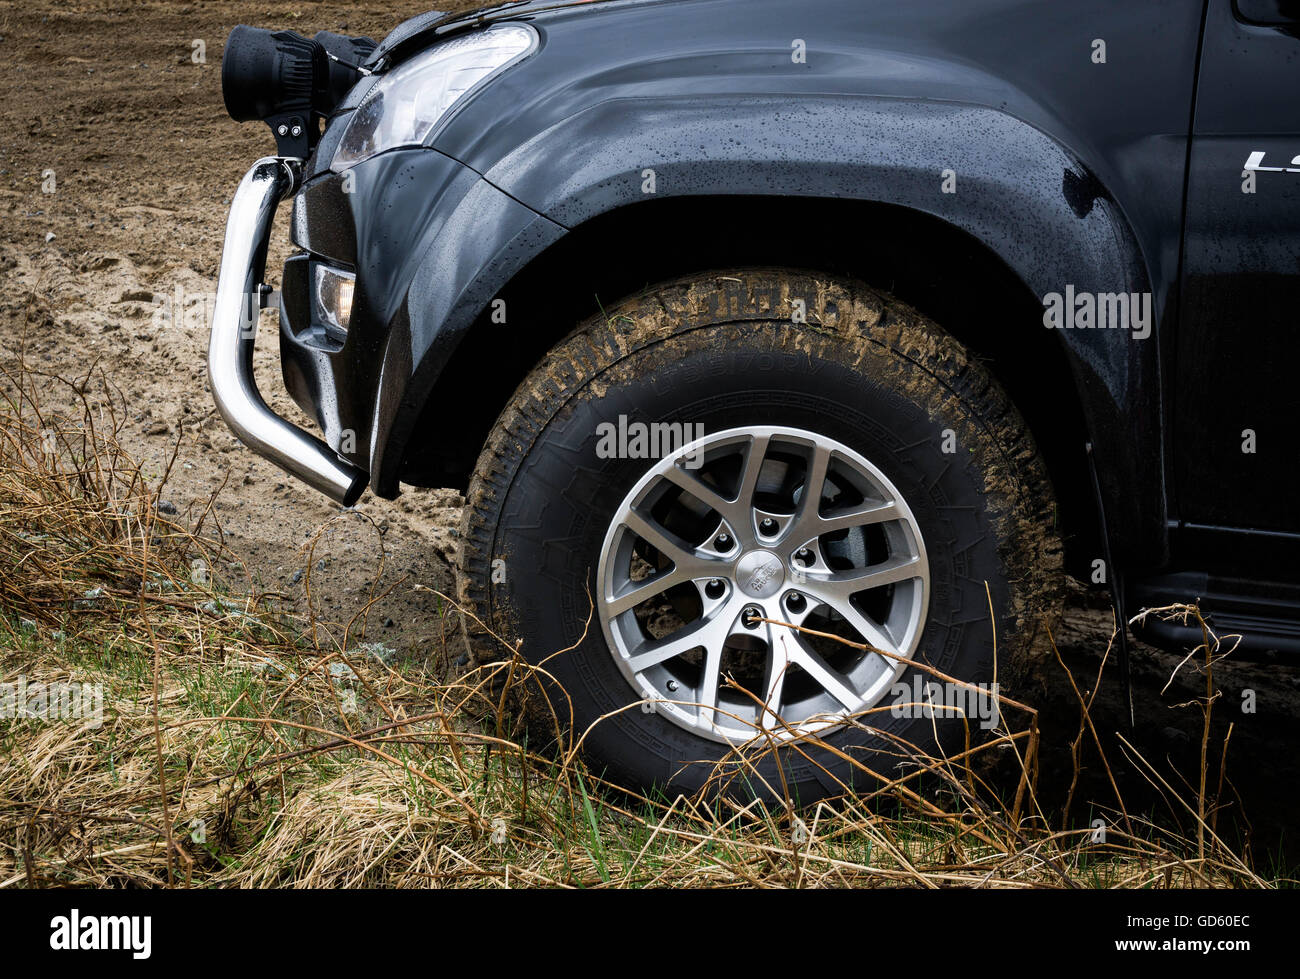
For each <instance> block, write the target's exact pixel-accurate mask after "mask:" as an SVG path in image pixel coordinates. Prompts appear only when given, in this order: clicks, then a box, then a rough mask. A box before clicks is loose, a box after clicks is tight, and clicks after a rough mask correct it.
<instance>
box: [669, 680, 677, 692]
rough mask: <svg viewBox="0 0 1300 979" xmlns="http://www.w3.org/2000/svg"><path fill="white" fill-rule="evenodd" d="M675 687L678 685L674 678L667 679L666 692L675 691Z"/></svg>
mask: <svg viewBox="0 0 1300 979" xmlns="http://www.w3.org/2000/svg"><path fill="white" fill-rule="evenodd" d="M677 687H678V683H677V681H676V680H669V681H668V692H669V693H674V692H676V690H677Z"/></svg>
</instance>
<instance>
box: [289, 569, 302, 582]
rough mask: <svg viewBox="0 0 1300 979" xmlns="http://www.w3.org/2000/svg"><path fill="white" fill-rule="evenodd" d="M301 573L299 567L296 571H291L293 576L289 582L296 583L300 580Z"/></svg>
mask: <svg viewBox="0 0 1300 979" xmlns="http://www.w3.org/2000/svg"><path fill="white" fill-rule="evenodd" d="M302 573H303V572H302V568H299V569H298V570H297V571H295V572H294V573H293V577H292V578H290V579H289V584H291V585H296V584H298V582H300V581H302Z"/></svg>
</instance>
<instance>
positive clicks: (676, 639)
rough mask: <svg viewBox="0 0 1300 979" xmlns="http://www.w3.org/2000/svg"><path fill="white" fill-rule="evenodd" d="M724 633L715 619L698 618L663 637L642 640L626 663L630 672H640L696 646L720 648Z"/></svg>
mask: <svg viewBox="0 0 1300 979" xmlns="http://www.w3.org/2000/svg"><path fill="white" fill-rule="evenodd" d="M724 635H725V633H724V632H722V626H721V623H719V622H718V621H717V620H716V619H698V620H696V621H695V622H692V623H690V624H689V625H685V626H683V627H682V628H680V629H678V630H677V631H676V632H674V633H672V634H671V635H669V636H665V637H664V638H663V639H655V640H650V641H647V642H643V643H642V644H641V645H640V646H638V647H637V649H636V651H635V652H634V653H633V654H632V655H631V656H630V657H628V665H629V666H631V668H632V672H634V673H641V672H643V671H645V670H648V669H650V667H652V666H658V665H659V664H660V663H664V662H667V661H668V660H670V659H672V658H673V657H675V656H680V655H681V654H682V653H688V652H690V651H691V650H692V649H695V648H696V647H697V646H703V647H705V649H711V648H712V647H715V646H716V647H717V648H718V649H719V650H721V648H722V638H723V636H724Z"/></svg>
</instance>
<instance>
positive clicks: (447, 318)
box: [283, 0, 1300, 567]
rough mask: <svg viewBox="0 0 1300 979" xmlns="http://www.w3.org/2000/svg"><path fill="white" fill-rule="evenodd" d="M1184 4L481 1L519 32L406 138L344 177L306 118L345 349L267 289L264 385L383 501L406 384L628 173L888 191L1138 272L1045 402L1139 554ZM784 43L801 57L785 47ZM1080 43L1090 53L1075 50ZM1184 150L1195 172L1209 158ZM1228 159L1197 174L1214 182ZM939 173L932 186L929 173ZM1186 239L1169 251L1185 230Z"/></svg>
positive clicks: (673, 187)
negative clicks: (344, 318)
mask: <svg viewBox="0 0 1300 979" xmlns="http://www.w3.org/2000/svg"><path fill="white" fill-rule="evenodd" d="M1209 2H1210V5H1211V6H1213V7H1220V8H1225V9H1226V8H1227V6H1228V4H1229V3H1230V0H1209ZM1203 13H1204V5H1203V4H1202V3H1201V2H1199V0H1144V2H1142V3H1133V2H1131V0H1096V2H1091V3H1086V4H1085V3H1077V4H1076V3H1063V2H1062V3H1057V2H1053V3H1044V2H1029V0H916V2H911V3H907V4H898V3H894V2H871V0H815V2H808V3H798V4H793V3H789V2H788V0H689V2H674V0H648V2H616V3H603V4H596V5H586V4H583V5H578V6H574V5H556V4H535V3H534V4H522V5H508V6H507V7H506V8H503V9H502V10H501V11H499V12H498V13H496V14H493V15H489V18H491V17H493V16H495V17H499V18H504V19H520V20H524V21H526V22H529V23H531V24H532V25H533V26H534V27H535V28H536V29H537V31H538V32H539V35H540V38H541V45H540V48H539V50H538V51H537V52H536V53H535V54H534V55H533V56H532V57H530V58H529V59H528V60H526V61H524V62H523V63H521V64H519V65H518V66H516V67H515V68H513V69H511V70H510V71H509V72H507V73H505V74H504V75H502V76H500V77H499V78H497V79H496V80H494V81H493V82H492V83H491V84H490V85H488V86H486V87H485V88H484V89H483V90H482V91H481V92H480V93H479V94H477V95H476V96H475V97H474V98H473V99H472V100H470V102H469V103H467V104H466V105H465V106H463V107H462V108H460V109H459V110H458V111H457V113H456V114H455V116H454V117H453V118H452V119H451V120H450V121H449V122H448V123H447V124H446V125H444V126H443V127H442V129H441V130H440V131H438V132H437V133H435V135H434V138H433V139H432V141H431V142H432V146H431V148H428V149H423V150H400V151H393V152H390V153H387V154H384V155H381V156H379V157H376V158H374V159H372V160H370V161H367V162H366V163H363V164H361V165H359V166H358V167H356V168H354V170H353V171H352V174H353V176H354V178H355V181H356V185H355V188H354V191H353V193H351V194H347V195H343V194H341V193H340V192H339V190H338V181H339V179H340V178H339V177H337V176H336V175H332V174H328V173H324V171H325V168H326V166H327V163H328V160H327V154H328V152H329V150H330V148H331V147H332V145H333V142H334V141H335V140H336V139H337V136H338V133H339V131H340V130H341V128H342V125H341V119H336V120H335V122H334V123H333V124H332V125H331V127H330V129H329V131H328V132H327V134H326V136H325V138H324V139H323V141H322V144H321V149H320V150H319V151H318V159H317V160H315V161H312V162H313V170H314V172H315V174H316V176H314V177H313V178H312V179H311V180H310V181H309V183H308V185H307V187H306V189H305V190H304V191H303V192H302V193H301V194H300V195H299V198H298V200H297V202H296V206H295V220H294V234H295V240H296V241H297V242H298V243H299V244H300V245H303V246H304V247H307V248H309V249H311V250H314V251H317V252H318V253H319V254H322V255H329V256H330V257H332V258H334V259H335V260H337V261H339V262H340V263H342V264H345V265H352V266H355V267H356V268H357V270H358V299H357V308H356V314H355V317H354V325H353V329H352V331H351V333H350V335H349V338H348V341H347V344H346V345H345V347H344V348H343V349H342V350H341V351H338V352H322V351H321V350H318V349H315V348H313V347H312V346H311V344H310V343H309V342H304V341H303V340H302V339H301V338H296V337H295V329H294V325H293V324H294V322H295V320H294V315H298V316H299V319H298V320H297V321H296V322H299V323H301V318H300V315H301V314H300V313H298V314H295V313H294V312H293V311H291V310H286V317H285V318H284V319H285V326H284V329H283V335H284V349H285V351H286V369H285V374H286V379H287V380H288V382H289V384H290V388H291V390H293V391H294V393H295V396H296V397H298V399H299V401H300V402H303V403H304V404H305V406H308V407H309V408H310V410H314V411H316V413H317V415H318V417H320V418H321V422H322V425H323V427H324V428H325V430H326V432H327V434H330V433H337V432H339V431H340V430H342V429H349V428H350V429H353V430H355V432H356V434H357V447H356V451H355V452H354V453H352V454H351V455H350V458H352V459H353V460H354V461H356V462H357V463H358V464H359V465H362V466H363V467H366V468H368V469H369V470H370V472H371V474H372V485H373V486H374V488H375V489H376V491H378V492H380V493H382V494H385V495H390V494H392V493H395V492H396V490H397V482H398V477H399V474H400V472H401V465H402V460H403V457H404V455H405V454H406V452H407V451H408V450H409V449H410V447H411V437H412V431H413V426H414V424H415V422H416V419H417V416H418V415H419V413H420V411H421V409H422V408H423V407H424V404H425V401H426V399H427V398H428V397H429V392H430V391H431V390H433V389H434V387H435V385H436V382H437V380H438V377H439V374H440V372H441V370H442V368H443V366H444V365H445V364H446V362H447V360H448V358H449V357H450V355H451V353H452V351H453V350H454V349H455V347H456V345H457V344H458V343H459V342H460V340H461V339H462V338H463V336H464V335H465V334H466V331H468V330H469V329H470V328H471V327H472V326H473V324H474V322H475V320H476V319H477V318H478V317H479V316H480V314H481V313H482V311H483V310H484V309H485V308H486V307H487V305H488V304H489V303H490V301H491V299H492V297H493V296H494V295H496V294H497V293H498V292H499V291H500V290H501V289H502V288H503V287H504V286H505V285H506V284H507V283H508V282H509V281H510V279H511V278H512V277H513V276H514V275H515V274H516V273H517V272H518V271H519V270H520V269H521V268H523V267H524V266H525V265H527V263H528V262H529V261H531V260H532V259H534V258H535V257H536V256H537V255H539V254H541V253H542V252H543V251H544V250H545V249H546V248H547V247H549V246H551V245H552V244H554V243H555V242H556V241H557V240H558V239H559V238H560V237H561V236H563V235H564V234H565V232H566V230H568V229H572V228H575V227H578V226H580V225H582V224H583V223H584V222H586V221H588V220H591V219H592V218H594V217H596V216H598V215H600V214H602V213H606V212H608V211H610V210H611V209H614V208H620V207H627V206H635V205H636V204H638V203H641V202H644V201H645V200H646V199H647V198H646V195H645V194H644V193H643V191H642V181H643V171H644V170H646V169H647V168H650V169H653V170H654V171H655V175H656V185H657V186H656V196H657V197H661V198H662V197H665V196H690V195H747V196H756V197H762V196H780V197H790V196H804V197H810V198H855V199H860V200H869V201H883V202H890V203H894V204H899V205H903V206H906V207H909V208H913V209H915V210H917V211H921V212H925V213H927V214H932V215H935V216H937V217H940V218H942V219H943V220H945V221H947V222H949V223H951V224H952V225H954V226H956V227H959V228H961V229H963V230H965V231H968V232H969V233H970V234H972V235H974V236H975V237H977V238H978V239H979V240H980V241H982V242H983V243H984V244H985V245H986V246H987V247H988V248H990V249H991V250H992V251H993V252H995V253H996V254H997V255H998V256H1000V257H1001V259H1002V260H1003V262H1005V264H1006V265H1007V266H1008V267H1009V268H1010V269H1011V270H1013V271H1014V273H1015V274H1016V275H1017V276H1018V277H1019V278H1020V279H1021V281H1022V282H1023V283H1025V285H1026V286H1027V287H1028V289H1030V290H1031V291H1032V292H1033V293H1034V294H1035V295H1036V296H1039V297H1041V296H1044V295H1046V294H1048V293H1051V292H1061V291H1064V289H1065V288H1066V287H1067V286H1071V285H1072V286H1073V287H1074V289H1075V290H1076V291H1078V292H1095V293H1104V292H1124V293H1134V292H1146V291H1150V292H1151V293H1152V294H1153V298H1154V309H1155V324H1156V325H1155V333H1154V335H1153V336H1152V337H1150V338H1149V339H1146V340H1135V339H1133V338H1132V337H1130V336H1129V335H1127V334H1126V333H1123V332H1122V331H1105V330H1070V331H1059V340H1060V342H1061V343H1062V344H1063V345H1064V346H1065V348H1066V350H1067V352H1068V358H1069V361H1070V363H1071V366H1072V369H1073V372H1074V375H1075V383H1076V391H1074V392H1067V391H1062V397H1063V398H1068V397H1076V398H1078V399H1079V400H1080V401H1081V403H1082V405H1083V407H1084V412H1085V416H1086V421H1087V425H1088V429H1089V435H1090V437H1091V439H1092V440H1093V442H1094V443H1095V458H1096V461H1097V466H1098V476H1099V481H1100V485H1101V495H1102V498H1103V500H1104V502H1105V506H1106V510H1107V512H1106V517H1107V524H1108V526H1109V528H1110V531H1111V536H1112V538H1113V544H1114V546H1115V552H1116V557H1117V558H1118V559H1120V560H1122V561H1123V563H1124V564H1125V565H1127V566H1130V567H1140V566H1147V567H1158V566H1160V565H1162V564H1164V563H1165V562H1166V561H1167V560H1168V539H1167V529H1168V527H1169V526H1170V524H1171V522H1174V521H1176V520H1177V518H1178V513H1177V511H1176V508H1171V504H1174V505H1176V498H1175V496H1174V494H1173V492H1172V490H1173V485H1174V484H1177V483H1180V482H1183V481H1185V474H1186V473H1187V472H1189V471H1190V470H1189V469H1187V468H1186V464H1185V463H1184V469H1183V470H1181V471H1180V470H1179V469H1178V465H1179V463H1178V461H1177V460H1178V459H1179V458H1180V456H1179V455H1178V454H1176V451H1175V450H1176V446H1175V445H1174V444H1172V442H1171V440H1170V439H1168V438H1167V436H1166V433H1167V432H1169V431H1170V430H1171V429H1170V422H1171V419H1172V397H1171V396H1172V394H1173V393H1174V392H1173V387H1174V385H1171V384H1170V383H1169V378H1170V374H1169V369H1170V365H1171V364H1172V363H1173V362H1174V360H1175V356H1176V355H1177V356H1180V357H1183V358H1185V357H1187V356H1189V355H1192V356H1199V355H1198V354H1196V353H1195V349H1193V350H1192V352H1191V353H1190V354H1189V352H1188V344H1192V345H1193V348H1195V345H1196V344H1198V343H1204V339H1203V338H1202V339H1197V336H1195V335H1191V336H1190V337H1189V335H1187V334H1185V333H1183V332H1181V331H1180V329H1179V324H1178V322H1177V319H1178V309H1179V302H1178V299H1179V263H1180V257H1181V246H1182V230H1183V222H1182V218H1183V204H1184V177H1185V174H1186V171H1187V167H1186V163H1187V160H1188V155H1189V141H1188V133H1189V129H1190V126H1191V119H1192V108H1193V99H1194V91H1195V86H1194V82H1195V78H1196V68H1197V55H1198V44H1199V39H1200V32H1201V27H1202V16H1203ZM1211 15H1212V16H1213V15H1214V12H1213V11H1211ZM1224 16H1226V17H1227V18H1228V20H1229V22H1231V21H1232V14H1231V11H1230V10H1229V11H1228V12H1227V13H1226V14H1225V15H1224ZM1212 22H1213V21H1212ZM461 24H463V22H460V24H452V25H450V27H448V26H446V25H444V27H442V28H437V30H446V29H460V25H461ZM1250 30H1252V31H1261V30H1276V29H1275V28H1250ZM419 36H421V35H417V37H419ZM431 37H432V35H431V34H426V35H423V40H424V41H425V42H427V41H428V40H430V39H431ZM796 38H797V39H802V40H803V41H805V42H806V45H807V61H806V63H803V64H797V63H795V62H794V61H792V59H791V51H792V41H793V40H794V39H796ZM1098 38H1100V39H1103V40H1104V41H1105V42H1106V62H1105V64H1096V63H1094V60H1093V57H1092V54H1093V42H1094V39H1098ZM412 43H413V42H411V41H408V42H406V43H405V45H404V47H403V48H402V49H401V51H400V54H401V56H403V57H409V56H411V46H412ZM1272 70H1274V71H1286V72H1290V71H1291V68H1290V67H1289V62H1288V65H1287V66H1285V67H1284V66H1281V65H1278V66H1275V67H1274V68H1273V69H1272ZM1287 77H1289V78H1294V75H1293V74H1292V75H1288V76H1287ZM1273 82H1274V84H1275V85H1279V84H1280V82H1279V80H1278V79H1274V80H1273ZM1218 83H1219V84H1225V80H1223V79H1220V80H1219V81H1218ZM1294 90H1295V86H1294V85H1291V84H1288V86H1287V87H1286V88H1285V97H1289V96H1290V93H1292V92H1294ZM1242 94H1243V93H1242V92H1241V90H1240V86H1239V85H1238V84H1233V83H1232V80H1231V79H1227V80H1226V88H1225V91H1224V92H1223V93H1221V94H1220V98H1221V99H1226V100H1227V105H1228V106H1229V110H1228V111H1231V109H1230V107H1231V105H1232V104H1234V103H1233V101H1232V100H1233V99H1235V98H1239V97H1241V96H1242ZM1203 97H1204V96H1203ZM1282 97H1284V96H1283V95H1281V94H1280V95H1279V98H1282ZM355 102H356V98H355V97H354V98H351V99H349V101H348V102H347V103H345V104H344V106H343V107H341V110H340V112H341V114H346V112H347V111H349V107H350V106H351V105H355ZM1291 129H1292V131H1295V130H1300V127H1295V126H1292V127H1291ZM1260 148H1264V147H1262V146H1261V147H1260ZM1296 151H1297V152H1300V146H1298V147H1296ZM1229 156H1230V155H1229ZM1193 159H1194V161H1195V163H1196V164H1198V165H1201V166H1203V167H1204V168H1205V171H1206V173H1207V174H1210V173H1212V172H1213V171H1214V169H1215V168H1216V167H1217V166H1218V162H1216V158H1215V157H1214V156H1213V155H1210V156H1205V157H1202V156H1201V155H1200V153H1199V151H1198V153H1197V154H1195V155H1194V156H1193ZM1244 159H1245V155H1244V154H1242V160H1244ZM1202 160H1204V163H1202ZM1240 162H1241V161H1237V162H1236V163H1235V164H1233V165H1232V169H1230V171H1229V172H1227V173H1225V174H1222V175H1221V176H1222V179H1224V180H1226V181H1228V183H1229V185H1231V186H1234V187H1235V186H1236V185H1235V183H1234V180H1235V179H1236V177H1237V175H1238V171H1239V169H1240ZM948 168H951V169H952V170H954V171H955V172H956V174H957V180H958V192H957V193H956V194H942V193H941V192H940V187H941V181H940V172H941V171H942V170H944V169H948ZM1194 169H1195V168H1194ZM322 173H324V175H322ZM1214 179H1217V177H1216V178H1214ZM1297 183H1298V184H1300V178H1297ZM1193 186H1194V188H1195V186H1196V185H1195V183H1194V185H1193ZM1293 216H1294V215H1293ZM1238 218H1239V219H1241V220H1248V219H1245V218H1241V216H1240V215H1238ZM1205 220H1206V221H1208V224H1207V225H1206V227H1207V228H1208V229H1209V231H1210V232H1212V231H1213V221H1214V218H1212V217H1211V218H1207V219H1205ZM1276 224H1277V222H1274V226H1276ZM1197 227H1198V225H1197V219H1196V218H1195V216H1194V217H1193V221H1192V223H1191V225H1190V228H1191V230H1192V231H1193V233H1194V234H1195V231H1196V228H1197ZM1289 228H1290V230H1289V231H1288V232H1287V233H1288V234H1293V233H1294V228H1295V224H1294V222H1292V223H1291V224H1290V225H1289ZM687 233H689V231H687ZM349 242H353V243H354V244H349ZM1189 246H1190V248H1189V255H1191V256H1193V257H1194V256H1195V255H1196V254H1197V252H1196V249H1195V238H1194V237H1193V238H1192V239H1189ZM1294 254H1295V252H1294V249H1291V250H1290V251H1289V252H1288V255H1289V256H1291V257H1290V258H1289V260H1290V261H1291V263H1292V272H1293V273H1294V271H1295V268H1294V262H1295V259H1294ZM1238 260H1239V261H1240V260H1243V259H1242V256H1241V255H1239V256H1238ZM1213 265H1214V263H1213V262H1212V261H1211V262H1209V266H1210V267H1209V269H1207V273H1208V274H1213V271H1214V269H1213ZM1207 281H1208V279H1207ZM1290 281H1291V282H1294V281H1295V279H1294V275H1292V276H1291V277H1290ZM286 291H287V292H288V291H289V290H286ZM974 298H975V297H972V299H973V300H974ZM1184 298H1185V299H1186V298H1187V297H1184ZM1007 328H1008V329H1016V330H1034V329H1038V330H1042V329H1043V328H1044V327H1043V326H1042V324H1041V323H1039V322H1025V323H1014V324H1010V323H1009V324H1008V325H1007ZM1208 328H1209V327H1206V326H1202V327H1201V328H1200V329H1201V330H1205V329H1208ZM1293 342H1294V341H1293ZM1292 350H1293V351H1294V347H1293V348H1292ZM1202 353H1203V352H1202ZM1219 353H1220V354H1221V353H1222V351H1219ZM445 410H446V411H448V412H452V413H454V412H455V410H456V406H455V405H454V404H452V405H447V406H446V409H445ZM324 415H328V416H330V417H321V416H324ZM1234 424H1235V423H1234ZM334 437H335V438H337V435H336V434H335V436H334ZM1180 437H1182V438H1184V439H1185V438H1186V435H1185V434H1182V435H1181V436H1180ZM335 444H336V446H337V441H336V442H335ZM1213 516H1215V519H1224V515H1223V514H1218V515H1213ZM1227 516H1232V515H1231V514H1229V515H1227ZM1238 522H1240V521H1238Z"/></svg>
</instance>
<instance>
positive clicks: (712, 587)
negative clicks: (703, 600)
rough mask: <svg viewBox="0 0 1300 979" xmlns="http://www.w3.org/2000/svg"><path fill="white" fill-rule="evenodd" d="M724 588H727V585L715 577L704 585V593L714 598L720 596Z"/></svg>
mask: <svg viewBox="0 0 1300 979" xmlns="http://www.w3.org/2000/svg"><path fill="white" fill-rule="evenodd" d="M726 590H727V586H726V585H724V584H723V583H722V582H721V581H720V580H719V579H717V578H714V579H713V580H712V581H710V582H709V583H708V584H707V585H705V586H704V594H705V595H706V596H708V597H709V598H712V599H715V600H716V599H719V598H721V597H722V595H723V593H724V592H725V591H726Z"/></svg>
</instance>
